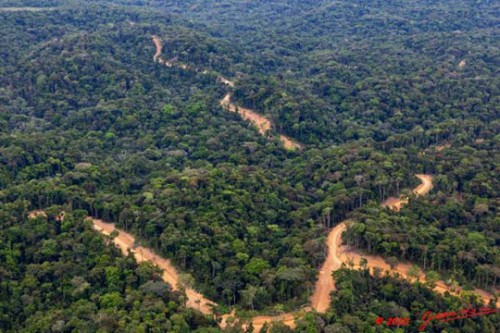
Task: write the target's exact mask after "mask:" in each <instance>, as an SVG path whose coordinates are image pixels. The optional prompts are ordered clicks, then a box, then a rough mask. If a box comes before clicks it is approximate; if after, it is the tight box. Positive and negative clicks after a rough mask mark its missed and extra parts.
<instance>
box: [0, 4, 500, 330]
mask: <svg viewBox="0 0 500 333" xmlns="http://www.w3.org/2000/svg"><path fill="white" fill-rule="evenodd" d="M20 7H21V8H20ZM22 7H25V8H24V9H23V8H22ZM31 7H37V8H36V10H35V9H33V8H31ZM499 16H500V7H499V6H498V4H496V3H494V2H493V1H483V2H481V3H471V2H469V1H465V0H463V1H462V0H460V1H455V2H453V3H450V2H448V1H438V0H426V1H405V2H403V3H401V2H396V1H370V2H366V1H330V0H323V1H298V0H297V1H295V0H293V1H286V2H283V1H264V0H262V1H251V2H248V1H234V0H223V1H211V0H210V1H201V0H189V1H156V0H137V1H133V0H130V1H129V0H115V1H104V0H103V1H99V0H93V1H77V0H67V1H63V0H51V1H46V2H45V1H44V2H43V5H40V3H39V1H31V0H20V1H14V0H4V1H0V20H1V22H2V23H1V26H2V32H1V33H0V204H1V206H2V218H1V220H0V259H2V260H0V267H1V271H0V277H2V279H1V281H2V282H0V283H1V288H0V293H1V295H2V297H1V298H2V300H3V299H5V300H6V302H2V303H1V304H0V309H1V310H0V318H1V319H0V329H4V330H6V331H12V332H14V331H18V329H19V330H20V328H22V329H25V330H26V331H47V332H51V331H61V332H66V331H68V332H70V331H72V330H77V331H78V330H79V329H80V328H79V327H81V326H79V325H82V324H81V321H82V320H86V318H92V325H91V326H89V327H88V330H89V331H97V330H98V329H99V328H102V329H104V330H118V331H141V330H143V331H148V330H150V329H151V327H152V325H153V326H155V325H159V326H157V327H156V328H157V329H159V330H160V331H170V330H172V331H179V332H188V331H194V332H211V331H215V330H219V328H216V327H217V326H216V324H215V322H214V321H213V319H212V318H205V317H203V316H201V315H200V314H199V313H197V312H196V311H193V310H190V309H186V308H185V306H184V305H183V298H182V297H183V296H182V293H177V292H171V291H170V290H169V288H168V287H167V285H165V284H163V283H162V282H160V278H159V275H158V272H157V271H155V269H154V268H153V266H148V265H145V264H141V265H137V264H136V263H135V262H134V260H133V258H132V257H128V258H124V257H120V255H119V252H118V251H117V250H115V249H112V246H108V245H106V242H105V241H104V240H103V239H102V238H101V237H100V236H98V235H97V234H95V233H93V232H92V231H91V230H90V228H89V226H88V225H86V224H85V223H84V222H83V218H84V216H86V215H89V216H92V217H94V218H100V219H103V220H106V221H110V222H115V223H116V224H117V226H118V227H120V228H122V229H124V230H126V231H128V232H130V233H132V234H134V235H135V236H136V237H137V238H138V239H139V240H140V243H141V244H143V245H145V246H149V247H151V248H152V249H154V250H155V251H156V252H157V253H158V254H160V255H162V256H164V257H166V258H170V259H171V260H172V261H173V263H174V264H175V266H176V267H177V268H179V270H180V271H182V272H184V273H185V275H184V278H185V280H186V281H187V282H188V284H190V285H192V286H193V287H194V288H196V289H197V290H199V291H200V292H201V293H203V294H204V295H207V297H209V298H210V299H213V300H214V301H216V302H217V303H218V304H219V306H220V311H221V312H228V311H229V307H233V306H236V307H237V308H238V311H241V313H242V314H243V316H245V315H247V316H249V315H250V314H255V313H272V314H278V313H281V312H283V311H288V310H292V309H297V308H301V307H303V306H304V304H308V303H309V297H310V296H311V293H312V291H313V289H314V284H315V282H316V280H317V276H318V271H319V268H320V267H321V265H322V263H323V261H324V259H325V256H326V251H327V247H326V245H325V239H326V237H327V232H328V231H329V230H330V229H331V228H332V227H333V226H334V225H336V224H338V223H339V222H341V221H343V220H345V219H346V218H349V219H351V220H352V221H353V223H352V224H351V225H350V227H349V228H348V230H347V232H346V233H345V235H344V239H345V241H346V243H347V244H349V245H350V246H352V247H353V248H357V249H361V250H363V251H366V252H367V253H370V254H379V255H382V256H383V257H384V258H386V260H388V262H393V263H394V262H397V261H409V262H412V263H415V264H417V265H418V266H420V267H421V268H422V269H423V270H424V271H427V272H428V271H432V273H431V274H437V276H439V277H441V278H442V279H443V280H444V281H446V282H447V283H448V284H449V285H456V284H457V285H458V284H459V285H461V286H463V287H465V288H466V289H472V288H482V289H484V290H487V291H489V292H493V293H494V292H496V291H498V288H499V283H500V266H499V264H500V252H499V247H498V239H499V229H498V221H499V215H498V208H497V207H498V201H499V199H498V198H499V193H498V191H499V188H500V186H499V185H500V179H499V176H498V175H499V172H498V171H499V170H500V168H499V156H498V151H499V148H500V147H499V144H500V141H499V134H498V133H499V117H498V113H499V110H500V107H499V106H500V101H499V96H500V94H499V91H500V90H499V83H500V81H499V80H500V79H499V78H500V76H499V75H498V71H499V69H498V65H499V59H500V58H499V57H500V52H499V40H498V36H499V29H498V25H496V23H497V21H498V17H499ZM153 36H158V38H159V39H160V40H161V42H162V49H161V52H162V57H163V59H169V60H171V61H172V63H173V66H171V67H168V66H165V64H160V63H158V62H154V61H153V56H154V54H155V44H154V43H153V40H152V37H153ZM221 76H223V77H226V78H229V79H230V80H231V81H234V87H231V86H228V85H226V84H224V83H222V82H221V80H220V77H221ZM229 92H231V93H232V96H233V101H234V103H236V104H237V105H240V106H242V107H246V108H250V109H252V110H255V112H257V113H259V114H261V115H262V116H265V117H267V118H268V119H269V120H270V121H271V123H272V124H273V127H272V128H271V130H270V131H269V132H268V133H267V134H266V135H260V134H259V132H258V130H257V128H256V126H255V125H253V124H252V123H250V122H247V121H244V120H243V119H242V118H241V116H240V115H238V114H237V113H235V112H227V110H225V109H224V107H222V106H221V103H220V101H221V99H222V98H223V97H224V96H225V95H226V94H227V93H229ZM278 134H285V135H287V136H289V137H291V138H293V139H294V140H296V141H297V142H300V144H301V146H302V148H301V149H296V150H288V149H285V148H284V147H283V145H282V143H281V142H280V140H279V139H278ZM416 173H428V174H433V175H434V189H433V190H432V191H431V193H430V194H429V195H428V196H425V197H419V198H415V197H412V196H411V195H410V197H411V198H410V201H409V204H408V205H406V206H404V207H403V208H402V209H401V210H400V211H393V210H391V209H389V208H384V207H381V206H380V203H381V202H383V201H384V200H386V199H387V198H388V197H391V196H392V197H398V196H399V195H401V194H408V192H409V189H411V188H414V187H415V186H416V185H417V184H418V183H419V182H418V179H417V178H415V177H414V174H416ZM54 205H55V206H57V207H59V209H60V210H64V211H65V212H67V213H68V215H67V216H68V217H67V218H65V222H64V223H63V224H59V223H58V222H57V221H55V219H54V215H53V216H52V217H51V215H50V214H49V218H48V219H45V218H43V217H39V218H36V219H31V220H30V219H28V218H27V216H28V212H29V211H32V210H38V209H47V208H49V207H51V206H54ZM78 244H80V245H81V246H79V245H78ZM82 246H83V247H82ZM34 249H37V251H35V250H34ZM38 249H40V250H38ZM47 253H48V254H47ZM83 262H84V264H83ZM77 263H82V264H81V265H78V264H77ZM58 267H59V268H58ZM117 271H119V272H120V274H118V273H117ZM115 273H116V274H115ZM110 279H111V280H113V281H112V282H110ZM335 279H336V281H337V280H338V282H337V283H338V286H340V285H342V287H339V288H338V290H337V291H336V292H334V294H333V297H332V306H331V309H330V310H328V312H327V313H326V314H322V315H318V314H308V315H307V316H308V317H307V316H306V318H304V319H302V321H301V322H300V323H299V324H298V326H297V328H296V330H297V331H300V332H302V331H307V332H358V331H366V330H370V329H371V328H374V327H375V324H374V318H372V317H373V316H371V315H368V314H367V313H370V312H371V313H372V314H374V313H375V312H374V311H376V310H375V308H376V304H375V303H376V302H381V303H380V304H384V306H386V305H387V304H388V303H390V304H391V305H390V306H391V308H392V307H393V308H394V309H397V311H396V310H395V311H396V312H397V313H394V314H393V315H394V316H398V315H402V314H401V313H407V312H408V311H410V310H411V308H412V307H415V306H416V305H414V303H415V304H416V303H420V304H421V305H420V306H419V307H418V309H419V310H422V309H429V310H432V311H434V312H439V311H446V310H448V308H450V309H451V308H453V309H458V308H460V307H464V306H466V303H463V302H465V301H464V300H458V299H455V298H453V300H450V299H451V298H450V297H448V296H444V297H443V296H440V295H439V296H438V295H437V294H432V296H429V295H431V294H430V293H431V292H430V291H429V289H428V288H427V287H425V286H420V285H417V286H412V285H410V284H407V283H406V282H402V281H399V280H397V279H393V278H390V277H381V276H378V277H369V276H368V275H367V273H366V272H364V271H361V272H355V271H350V270H347V269H344V270H342V271H339V273H338V274H337V276H336V277H335ZM87 284H88V286H87ZM84 285H85V286H87V287H85V288H84V290H83V291H81V292H79V291H78V290H79V288H80V289H81V288H83V287H82V286H84ZM348 285H350V286H351V287H349V288H351V289H352V288H356V289H355V290H363V293H362V294H359V295H356V297H355V298H350V301H349V302H350V303H348V302H347V303H346V302H345V297H347V296H345V293H344V292H345V288H347V287H346V286H348ZM382 285H383V286H382ZM352 286H358V287H352ZM366 286H371V287H370V288H371V289H370V288H369V289H368V290H366V289H363V288H365V287H366ZM344 287H345V288H344ZM400 288H406V289H408V290H411V291H409V292H408V293H410V294H411V296H408V297H409V298H408V299H404V300H400V299H399V298H398V297H397V296H396V295H395V294H394V292H393V290H398V289H400ZM406 289H405V290H406ZM343 293H344V294H343ZM422 295H425V297H424V296H422ZM4 296H5V297H4ZM342 297H344V298H342ZM424 298H425V299H426V300H427V301H426V302H427V303H425V302H424V300H423V299H424ZM102 299H104V300H106V299H109V303H106V301H102ZM367 300H369V301H367ZM367 302H368V303H367ZM374 302H375V303H374ZM391 302H392V303H391ZM104 303H106V304H104ZM361 303H362V304H363V305H362V308H363V309H365V310H366V311H365V314H361V313H360V312H359V311H361V310H359V307H361ZM347 304H350V305H349V306H348V305H347ZM367 304H369V305H367ZM412 304H413V305H412ZM340 305H343V306H344V307H342V306H340ZM477 305H478V306H480V305H479V304H477ZM82 308H85V310H80V309H82ZM402 308H405V309H406V310H404V311H406V312H404V311H403V309H402ZM150 309H151V310H150ZM80 311H82V312H80ZM356 311H358V312H356ZM387 314H388V312H387ZM378 315H380V316H382V315H383V314H382V313H380V314H378ZM466 322H467V324H466V325H465V326H464V325H463V323H462V324H460V323H459V324H457V323H452V324H450V326H443V327H441V326H439V327H438V326H436V327H435V328H433V329H434V330H435V331H436V332H438V331H440V330H438V329H444V328H446V329H449V331H450V332H453V331H456V330H458V329H460V328H464V329H466V330H470V331H471V332H472V331H473V330H476V331H485V332H490V331H491V332H493V331H494V327H496V326H498V325H495V324H496V323H498V314H497V315H490V316H487V317H484V318H482V319H481V320H475V319H474V320H472V319H469V320H466ZM318 323H323V324H324V325H323V324H321V325H320V324H318ZM275 326H276V327H275V331H276V332H281V331H283V332H285V331H287V330H289V329H288V328H287V327H286V326H280V325H278V324H276V325H275ZM160 327H161V328H160ZM173 327H175V329H174V328H173ZM228 330H230V329H228ZM235 330H236V331H238V329H237V328H235ZM150 331H151V330H150Z"/></svg>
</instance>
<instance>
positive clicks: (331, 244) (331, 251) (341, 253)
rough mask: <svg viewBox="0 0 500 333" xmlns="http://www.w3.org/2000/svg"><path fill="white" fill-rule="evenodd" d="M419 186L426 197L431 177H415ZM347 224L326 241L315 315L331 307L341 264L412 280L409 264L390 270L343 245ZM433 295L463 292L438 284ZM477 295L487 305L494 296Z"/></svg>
mask: <svg viewBox="0 0 500 333" xmlns="http://www.w3.org/2000/svg"><path fill="white" fill-rule="evenodd" d="M415 176H416V177H417V178H419V179H420V181H421V182H422V183H421V184H420V185H419V186H418V187H417V188H415V189H414V190H413V193H414V194H415V195H416V196H422V195H426V194H427V193H429V192H430V190H432V188H433V184H432V176H431V175H424V174H417V175H415ZM406 203H408V198H406V197H401V198H400V199H396V198H392V199H391V200H390V204H388V201H385V202H384V203H383V204H382V206H384V207H389V208H390V209H393V210H397V211H399V210H400V209H401V206H402V205H403V204H406ZM349 223H350V221H344V222H342V223H340V224H338V225H337V226H335V227H334V228H333V229H332V231H331V232H330V234H329V235H328V239H327V246H328V255H327V258H326V260H325V263H324V264H323V267H322V268H321V271H320V274H319V278H318V281H317V282H316V289H315V291H314V294H313V295H312V297H311V306H312V307H313V308H314V309H315V310H316V311H318V312H325V311H326V310H327V309H328V307H329V305H330V293H331V292H332V291H333V290H335V285H334V281H333V278H332V277H331V276H332V273H333V272H334V271H335V270H337V269H339V268H340V266H341V264H342V263H348V262H352V263H353V264H354V267H355V268H360V265H359V262H360V261H361V259H362V258H364V259H366V260H367V267H368V268H369V269H370V270H371V271H372V272H373V269H374V268H379V269H381V270H382V272H384V271H389V272H391V273H398V274H399V275H400V276H401V277H402V278H404V279H406V280H411V279H412V278H411V277H409V276H408V271H409V269H410V268H411V267H412V264H410V263H398V264H397V265H396V266H395V267H394V268H392V267H390V265H389V264H387V263H386V262H385V261H384V259H383V258H382V257H379V256H373V255H367V254H364V253H362V252H360V251H358V250H356V249H353V248H351V247H349V246H346V245H342V233H343V232H344V231H345V230H346V229H347V226H348V224H349ZM418 280H419V281H421V282H425V274H424V272H423V271H422V270H419V277H418ZM434 290H435V291H436V292H439V293H441V294H444V293H445V292H446V291H448V292H450V293H451V294H454V295H459V294H460V292H461V291H462V288H460V287H458V288H455V290H454V291H453V290H452V288H451V287H449V286H448V285H446V283H445V282H444V281H441V280H440V281H437V283H436V287H435V288H434ZM474 291H475V293H476V294H478V295H479V296H480V297H481V298H482V299H483V301H484V302H485V303H486V304H488V302H489V301H490V299H493V298H494V296H493V295H492V294H490V293H488V292H486V291H484V290H481V289H475V290H474ZM496 306H497V307H500V301H498V302H497V303H496Z"/></svg>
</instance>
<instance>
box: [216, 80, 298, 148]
mask: <svg viewBox="0 0 500 333" xmlns="http://www.w3.org/2000/svg"><path fill="white" fill-rule="evenodd" d="M229 82H230V83H232V82H231V81H229ZM226 84H228V83H226ZM220 105H221V106H222V107H223V108H225V109H226V110H228V111H230V112H238V113H239V114H240V115H241V117H243V119H245V120H248V121H250V122H252V123H253V124H255V126H257V129H258V130H259V133H260V134H262V135H265V134H266V132H267V131H269V130H270V129H271V125H272V124H271V121H270V120H269V119H267V118H266V117H264V116H262V115H260V114H258V113H257V112H255V111H252V110H250V109H247V108H243V107H239V106H236V105H235V104H234V103H232V102H231V93H227V94H226V96H224V98H223V99H222V100H221V101H220ZM279 137H280V140H281V142H282V143H283V146H284V147H285V148H286V149H290V150H295V149H300V148H301V146H300V144H298V143H297V142H295V141H293V140H292V139H290V138H289V137H286V136H284V135H280V136H279Z"/></svg>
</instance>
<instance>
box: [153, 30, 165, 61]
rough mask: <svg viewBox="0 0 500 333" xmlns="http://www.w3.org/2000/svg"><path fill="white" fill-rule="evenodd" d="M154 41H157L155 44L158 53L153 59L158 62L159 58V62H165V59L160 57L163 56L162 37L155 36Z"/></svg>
mask: <svg viewBox="0 0 500 333" xmlns="http://www.w3.org/2000/svg"><path fill="white" fill-rule="evenodd" d="M153 42H154V43H155V46H156V53H155V55H154V56H153V61H154V62H156V61H157V59H158V61H159V62H161V63H163V59H162V58H160V56H161V48H162V46H161V40H160V38H158V36H153Z"/></svg>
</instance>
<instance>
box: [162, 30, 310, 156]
mask: <svg viewBox="0 0 500 333" xmlns="http://www.w3.org/2000/svg"><path fill="white" fill-rule="evenodd" d="M153 42H154V44H155V46H156V53H155V55H154V56H153V61H154V62H159V63H162V64H163V59H162V58H161V49H162V43H161V40H160V38H159V37H158V36H153ZM165 65H167V67H172V66H173V62H172V61H166V62H165ZM179 67H181V68H182V69H184V70H187V69H189V66H188V65H186V64H183V63H180V64H179ZM207 73H208V71H207V70H204V71H203V72H202V74H207ZM217 81H219V82H222V83H223V84H225V85H227V86H229V87H231V88H234V82H233V81H231V80H228V79H226V78H224V77H222V76H218V77H217ZM220 105H221V106H222V107H223V108H224V109H226V110H228V111H230V112H237V113H239V114H240V115H241V116H242V117H243V119H245V120H248V121H250V122H252V123H253V124H255V126H257V129H258V131H259V133H260V134H262V135H265V134H266V132H267V131H268V130H270V129H271V127H272V123H271V121H270V120H269V119H267V118H266V117H264V116H262V115H260V114H258V113H257V112H255V111H253V110H250V109H247V108H243V107H238V106H236V105H235V104H233V103H232V102H231V93H227V94H226V96H224V98H223V99H221V101H220ZM279 138H280V141H281V142H282V143H283V146H284V147H285V148H286V149H289V150H295V149H301V148H302V146H301V145H300V144H299V143H297V142H295V141H293V140H292V139H290V138H289V137H287V136H285V135H282V134H280V136H279Z"/></svg>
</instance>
